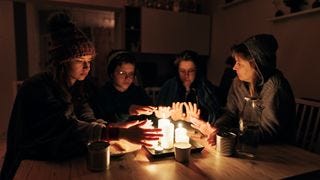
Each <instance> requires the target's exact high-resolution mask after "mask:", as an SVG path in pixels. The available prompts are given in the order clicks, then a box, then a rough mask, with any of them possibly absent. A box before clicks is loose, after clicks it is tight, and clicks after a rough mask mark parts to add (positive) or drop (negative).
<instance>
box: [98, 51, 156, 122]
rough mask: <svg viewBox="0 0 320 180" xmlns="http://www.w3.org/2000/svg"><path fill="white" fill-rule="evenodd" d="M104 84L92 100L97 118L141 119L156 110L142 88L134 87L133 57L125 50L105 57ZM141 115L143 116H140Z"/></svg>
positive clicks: (134, 69)
mask: <svg viewBox="0 0 320 180" xmlns="http://www.w3.org/2000/svg"><path fill="white" fill-rule="evenodd" d="M107 73H108V76H109V79H110V80H109V81H107V82H106V83H105V84H104V85H103V86H102V87H101V88H100V90H99V92H98V95H97V96H96V97H95V98H94V100H93V107H94V110H95V113H96V115H97V116H98V117H101V118H106V119H108V120H109V121H111V122H125V121H131V120H135V119H143V118H145V115H151V114H152V113H153V111H154V109H155V107H153V106H152V100H151V98H150V97H149V96H148V95H147V94H146V92H145V91H144V89H143V88H142V87H140V86H137V85H135V83H134V81H135V77H136V58H135V57H134V56H133V54H131V53H130V52H128V51H123V50H115V51H112V52H111V53H110V54H109V56H108V67H107ZM141 115H143V116H141Z"/></svg>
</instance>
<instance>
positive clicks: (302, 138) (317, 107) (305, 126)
mask: <svg viewBox="0 0 320 180" xmlns="http://www.w3.org/2000/svg"><path fill="white" fill-rule="evenodd" d="M296 118H297V123H298V124H297V131H296V144H297V145H298V146H300V147H302V148H304V149H307V150H310V151H312V152H316V153H320V122H319V121H320V102H317V101H312V100H306V99H296Z"/></svg>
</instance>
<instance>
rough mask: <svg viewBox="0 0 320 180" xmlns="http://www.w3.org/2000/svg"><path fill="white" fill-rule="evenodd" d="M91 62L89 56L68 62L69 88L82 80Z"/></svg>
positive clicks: (87, 72)
mask: <svg viewBox="0 0 320 180" xmlns="http://www.w3.org/2000/svg"><path fill="white" fill-rule="evenodd" d="M91 61H92V56H91V55H86V56H82V57H80V58H74V59H71V60H70V61H69V62H70V71H69V82H68V84H69V85H70V86H71V85H73V84H74V83H75V82H76V81H82V80H84V79H85V78H86V77H87V75H88V74H89V71H90V64H91Z"/></svg>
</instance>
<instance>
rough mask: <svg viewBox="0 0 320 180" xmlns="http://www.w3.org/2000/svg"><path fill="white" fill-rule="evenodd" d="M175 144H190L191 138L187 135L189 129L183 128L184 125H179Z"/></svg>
mask: <svg viewBox="0 0 320 180" xmlns="http://www.w3.org/2000/svg"><path fill="white" fill-rule="evenodd" d="M174 133H175V142H176V143H177V142H185V143H189V136H188V135H187V129H185V128H183V127H182V124H178V128H176V130H175V132H174Z"/></svg>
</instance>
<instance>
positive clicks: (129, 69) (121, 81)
mask: <svg viewBox="0 0 320 180" xmlns="http://www.w3.org/2000/svg"><path fill="white" fill-rule="evenodd" d="M134 71H135V66H134V65H133V64H130V63H125V64H122V65H120V66H117V67H116V69H115V71H114V73H113V86H114V87H115V88H116V89H117V90H118V91H120V92H124V91H126V90H127V89H128V88H129V86H130V85H131V84H132V83H133V80H134V77H135V74H134Z"/></svg>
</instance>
